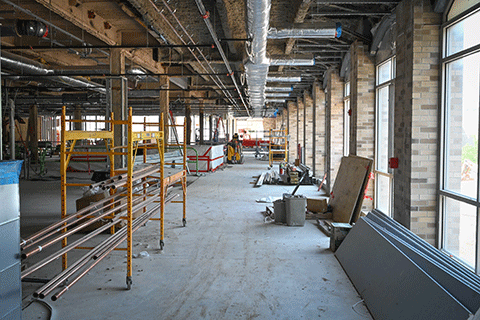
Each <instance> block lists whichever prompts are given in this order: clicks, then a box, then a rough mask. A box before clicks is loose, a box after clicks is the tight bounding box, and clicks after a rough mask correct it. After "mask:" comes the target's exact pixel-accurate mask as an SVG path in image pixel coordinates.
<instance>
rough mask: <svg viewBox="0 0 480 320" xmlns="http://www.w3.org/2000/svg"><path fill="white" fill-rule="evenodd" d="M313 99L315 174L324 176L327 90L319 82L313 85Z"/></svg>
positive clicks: (320, 176)
mask: <svg viewBox="0 0 480 320" xmlns="http://www.w3.org/2000/svg"><path fill="white" fill-rule="evenodd" d="M313 101H314V107H315V167H314V170H313V172H314V175H315V176H316V177H319V178H323V176H324V175H325V172H326V170H325V165H326V161H325V155H326V150H325V148H326V146H325V143H326V141H325V138H326V135H325V91H323V89H322V88H321V87H320V85H319V84H318V83H315V84H314V86H313Z"/></svg>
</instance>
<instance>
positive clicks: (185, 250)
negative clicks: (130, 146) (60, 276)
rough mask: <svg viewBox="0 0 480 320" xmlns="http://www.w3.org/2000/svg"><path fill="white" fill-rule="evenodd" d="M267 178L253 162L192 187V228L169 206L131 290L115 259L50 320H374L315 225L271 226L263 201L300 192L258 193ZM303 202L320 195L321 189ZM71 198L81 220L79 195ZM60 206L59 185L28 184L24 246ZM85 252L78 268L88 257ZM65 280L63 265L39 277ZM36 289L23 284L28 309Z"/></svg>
mask: <svg viewBox="0 0 480 320" xmlns="http://www.w3.org/2000/svg"><path fill="white" fill-rule="evenodd" d="M50 165H51V166H55V165H56V164H50ZM266 168H267V163H266V162H262V161H258V160H256V159H254V158H253V157H248V158H247V159H246V163H245V164H243V165H229V166H228V167H226V168H225V169H223V170H219V171H217V172H215V173H211V174H207V175H206V176H204V177H193V176H191V177H189V182H190V185H189V187H188V213H187V226H186V227H185V228H184V227H182V226H181V218H182V216H181V206H180V205H179V204H168V205H167V207H166V223H165V235H166V238H165V248H164V250H163V251H160V250H159V249H158V240H159V235H158V232H159V231H158V230H159V228H158V222H156V221H151V222H149V223H148V224H147V226H146V227H142V228H140V229H139V230H138V231H137V232H136V233H135V235H134V253H139V252H141V251H147V252H148V253H149V257H147V258H143V259H134V277H133V287H132V290H130V291H127V290H126V286H125V274H126V258H125V253H124V252H122V251H114V252H113V253H112V254H110V255H109V256H108V257H107V258H106V259H105V260H104V261H102V262H101V263H100V264H99V265H98V266H97V267H95V268H94V269H93V270H92V271H91V272H90V273H89V274H88V275H87V276H86V277H85V278H83V279H82V280H80V281H79V282H78V283H77V284H76V285H75V286H74V287H73V288H72V289H71V290H69V292H67V293H66V294H65V295H64V296H62V297H61V298H60V299H59V300H57V301H55V302H52V301H51V300H50V297H49V296H48V297H47V298H46V299H45V300H44V301H45V302H47V303H48V304H49V305H50V306H51V307H52V309H53V312H52V319H314V318H322V319H372V318H371V316H370V315H369V313H368V311H367V309H366V308H365V306H364V304H363V303H357V302H359V301H360V300H361V298H360V296H359V295H358V294H357V292H356V291H355V289H354V287H353V286H352V284H351V282H350V280H349V279H348V277H347V276H346V274H345V273H344V271H343V269H342V268H341V266H340V264H339V263H338V261H337V260H336V258H335V256H334V255H333V253H332V252H331V251H330V250H329V249H328V246H329V239H328V238H327V237H326V236H325V235H324V234H323V233H322V232H321V231H320V230H319V229H318V228H317V227H316V225H315V221H313V220H312V221H307V222H306V224H305V226H304V227H286V226H283V225H277V224H275V223H273V222H265V221H264V220H265V219H264V216H263V214H262V211H264V210H265V206H266V204H265V203H257V202H256V201H255V200H256V199H260V198H262V197H268V196H273V197H280V196H281V195H282V194H283V193H285V192H291V191H292V190H293V187H290V186H270V185H264V186H262V187H261V188H253V185H252V184H251V182H252V181H254V180H255V179H253V178H252V176H256V175H259V174H260V173H261V172H262V171H264V170H266ZM50 172H52V171H50ZM49 174H50V173H49ZM298 193H299V194H308V195H318V193H317V191H316V188H315V187H313V186H312V187H310V186H301V187H300V189H299V191H298ZM70 194H71V195H72V197H70V199H69V201H70V202H69V203H70V204H71V205H70V206H69V211H71V212H73V210H74V201H75V198H78V197H80V196H81V191H80V190H76V191H75V190H70V191H69V195H70ZM59 198H60V186H59V181H37V182H30V181H23V182H22V183H21V214H22V215H21V217H22V220H21V222H22V235H23V236H25V235H28V234H30V233H32V232H34V231H35V230H36V229H39V228H41V227H42V226H44V225H46V224H48V223H50V222H51V221H54V220H55V219H56V218H57V217H58V216H59V213H58V212H59V208H60V200H59ZM102 237H103V236H102ZM99 241H100V240H99V239H97V240H95V241H94V242H99ZM77 251H78V252H74V253H72V254H70V255H69V257H70V259H71V260H72V261H73V259H74V258H75V257H76V256H79V255H81V254H82V253H83V254H84V253H85V251H82V250H77ZM34 258H35V257H34ZM36 259H38V258H36ZM33 261H35V260H32V263H33ZM59 270H60V265H59V261H56V262H54V263H53V264H52V265H51V266H50V267H48V268H44V269H42V270H40V271H38V272H37V273H35V274H34V276H36V277H39V278H49V277H52V276H53V275H55V274H56V273H58V272H59ZM38 287H39V285H38V284H32V283H24V285H23V296H24V305H27V304H28V303H29V302H32V298H31V293H32V292H33V291H34V290H35V289H36V288H38ZM353 306H354V307H353ZM49 314H50V312H49V311H47V310H46V309H45V306H44V305H41V304H40V303H37V302H35V301H33V302H32V303H31V304H30V305H29V306H28V307H26V308H25V309H24V311H23V317H24V319H44V318H48V317H49Z"/></svg>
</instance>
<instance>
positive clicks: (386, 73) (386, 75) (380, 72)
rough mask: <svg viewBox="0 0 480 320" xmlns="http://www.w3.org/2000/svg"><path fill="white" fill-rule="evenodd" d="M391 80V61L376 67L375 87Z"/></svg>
mask: <svg viewBox="0 0 480 320" xmlns="http://www.w3.org/2000/svg"><path fill="white" fill-rule="evenodd" d="M391 79H392V60H388V61H387V62H385V63H384V64H381V65H379V66H378V67H377V85H378V84H382V83H384V82H387V81H390V80H391Z"/></svg>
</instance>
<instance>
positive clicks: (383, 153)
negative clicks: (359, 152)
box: [376, 86, 390, 172]
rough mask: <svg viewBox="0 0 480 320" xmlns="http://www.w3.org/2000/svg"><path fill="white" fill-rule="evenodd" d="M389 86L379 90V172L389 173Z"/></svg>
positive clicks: (377, 155)
mask: <svg viewBox="0 0 480 320" xmlns="http://www.w3.org/2000/svg"><path fill="white" fill-rule="evenodd" d="M388 89H389V87H388V86H385V87H382V88H380V89H378V90H377V154H376V159H377V170H378V171H382V172H388V155H389V153H388V147H389V144H388V143H389V110H390V108H389V99H388Z"/></svg>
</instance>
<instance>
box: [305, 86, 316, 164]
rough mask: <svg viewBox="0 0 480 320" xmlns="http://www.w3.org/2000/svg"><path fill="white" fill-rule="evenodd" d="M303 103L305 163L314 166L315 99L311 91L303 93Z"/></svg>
mask: <svg viewBox="0 0 480 320" xmlns="http://www.w3.org/2000/svg"><path fill="white" fill-rule="evenodd" d="M303 104H304V105H305V122H304V125H305V130H304V132H305V137H304V140H305V161H304V163H305V165H307V166H308V167H310V168H312V167H313V144H314V143H315V141H314V139H313V108H314V105H313V99H312V96H311V94H310V92H307V91H305V92H304V93H303Z"/></svg>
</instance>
